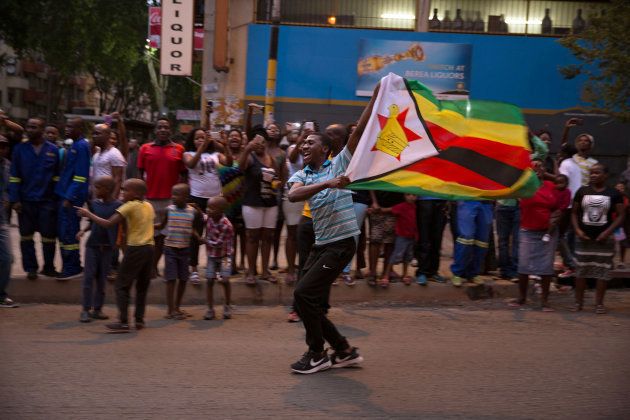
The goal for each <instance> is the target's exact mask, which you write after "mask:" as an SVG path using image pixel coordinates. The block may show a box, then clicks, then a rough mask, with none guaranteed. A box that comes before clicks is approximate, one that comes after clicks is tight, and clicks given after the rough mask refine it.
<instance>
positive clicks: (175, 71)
mask: <svg viewBox="0 0 630 420" xmlns="http://www.w3.org/2000/svg"><path fill="white" fill-rule="evenodd" d="M193 9H194V0H164V1H162V50H161V55H160V73H161V74H168V75H172V76H192V58H193V26H194V16H193Z"/></svg>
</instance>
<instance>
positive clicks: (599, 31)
mask: <svg viewBox="0 0 630 420" xmlns="http://www.w3.org/2000/svg"><path fill="white" fill-rule="evenodd" d="M628 28H630V2H628V1H627V0H613V2H612V6H611V8H610V9H609V10H608V12H607V13H606V14H605V15H603V16H600V17H596V18H593V19H592V21H591V24H590V25H589V26H588V28H587V29H586V30H585V31H584V32H582V33H581V34H579V35H572V36H568V37H566V38H563V39H561V40H560V43H561V44H562V45H564V46H565V47H567V48H569V49H570V50H571V52H572V53H573V55H574V56H575V57H576V58H577V59H578V60H579V61H580V62H581V63H580V64H576V65H570V66H566V67H563V68H561V69H560V72H561V73H562V75H563V76H564V77H565V78H567V79H572V78H574V77H577V76H579V75H584V76H586V77H587V81H586V83H585V85H584V89H583V92H582V97H583V100H584V101H585V102H587V103H589V104H591V105H592V106H593V107H595V108H600V109H603V110H605V111H606V112H608V113H610V114H611V115H613V116H615V117H617V118H618V119H619V120H620V121H624V122H628V121H630V37H629V36H628V33H627V30H628Z"/></svg>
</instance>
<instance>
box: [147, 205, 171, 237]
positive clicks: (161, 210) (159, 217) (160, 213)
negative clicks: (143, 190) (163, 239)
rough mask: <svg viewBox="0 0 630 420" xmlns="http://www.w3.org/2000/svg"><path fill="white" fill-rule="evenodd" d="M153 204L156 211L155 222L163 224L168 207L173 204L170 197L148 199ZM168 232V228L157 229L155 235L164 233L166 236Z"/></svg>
mask: <svg viewBox="0 0 630 420" xmlns="http://www.w3.org/2000/svg"><path fill="white" fill-rule="evenodd" d="M147 201H148V202H149V203H151V205H152V206H153V211H154V212H155V223H157V224H161V223H162V221H163V220H164V218H165V217H166V208H167V207H168V206H170V205H171V200H170V198H164V199H156V200H147ZM167 233H168V232H167V231H166V228H164V229H162V230H156V231H155V234H154V235H153V236H159V235H164V236H166V234H167Z"/></svg>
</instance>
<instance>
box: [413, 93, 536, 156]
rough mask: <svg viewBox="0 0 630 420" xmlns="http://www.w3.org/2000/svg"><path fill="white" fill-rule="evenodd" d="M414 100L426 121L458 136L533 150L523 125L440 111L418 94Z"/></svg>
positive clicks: (444, 110)
mask: <svg viewBox="0 0 630 420" xmlns="http://www.w3.org/2000/svg"><path fill="white" fill-rule="evenodd" d="M414 98H415V99H416V102H417V104H418V108H419V109H420V113H421V114H422V117H423V118H424V119H425V120H426V121H429V122H431V123H433V124H436V125H439V126H440V127H442V128H444V129H445V130H448V131H450V132H451V133H453V134H454V135H456V136H459V137H478V138H482V139H487V140H492V141H496V142H499V143H503V144H507V145H509V146H518V147H523V148H525V149H527V150H531V148H530V147H529V142H527V141H526V139H527V127H525V126H523V125H516V124H506V123H500V122H495V121H488V120H479V119H475V118H466V117H464V116H463V115H461V114H459V113H457V112H455V111H451V110H448V109H442V110H440V109H438V107H437V106H436V105H435V104H434V103H433V102H431V101H429V100H427V99H426V98H424V97H423V96H422V95H420V94H418V93H416V92H414Z"/></svg>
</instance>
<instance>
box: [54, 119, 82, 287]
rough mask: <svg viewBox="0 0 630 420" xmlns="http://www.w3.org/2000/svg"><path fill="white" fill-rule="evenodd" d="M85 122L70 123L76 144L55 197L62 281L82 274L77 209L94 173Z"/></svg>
mask: <svg viewBox="0 0 630 420" xmlns="http://www.w3.org/2000/svg"><path fill="white" fill-rule="evenodd" d="M83 130H84V124H83V119H81V118H79V117H77V118H72V119H70V120H68V122H67V124H66V137H67V138H71V139H72V140H73V143H72V146H71V147H70V149H68V150H67V152H66V153H65V155H64V159H63V162H61V173H60V175H59V182H58V183H57V187H56V188H55V193H56V194H57V196H59V200H60V205H59V223H58V229H59V242H60V248H61V258H62V261H63V269H62V271H61V274H60V275H59V277H58V278H59V279H60V280H66V279H68V278H70V277H73V276H76V275H77V274H79V273H81V271H83V269H82V268H81V259H80V253H79V245H80V244H79V240H78V239H77V233H78V232H79V223H80V221H81V218H80V217H79V216H77V212H76V210H75V209H74V208H73V206H77V207H82V206H83V204H84V203H85V200H87V197H88V185H89V184H88V177H89V172H90V145H89V143H88V142H87V140H85V138H84V137H83Z"/></svg>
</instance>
